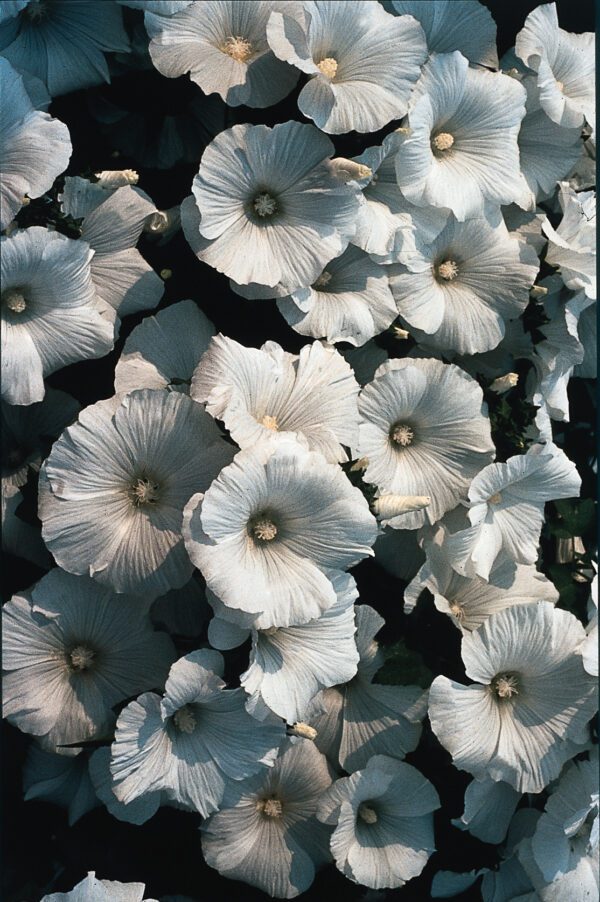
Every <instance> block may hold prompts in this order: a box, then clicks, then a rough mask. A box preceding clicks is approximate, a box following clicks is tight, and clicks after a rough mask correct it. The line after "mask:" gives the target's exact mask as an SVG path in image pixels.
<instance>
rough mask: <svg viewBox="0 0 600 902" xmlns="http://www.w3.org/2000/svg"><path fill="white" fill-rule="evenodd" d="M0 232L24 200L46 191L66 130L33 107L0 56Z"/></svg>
mask: <svg viewBox="0 0 600 902" xmlns="http://www.w3.org/2000/svg"><path fill="white" fill-rule="evenodd" d="M0 80H1V81H2V108H1V110H0V116H1V119H0V135H1V138H0V142H1V143H0V172H1V173H2V180H1V181H0V229H5V228H6V227H7V225H8V224H9V223H10V222H11V220H12V219H14V217H15V216H16V215H17V213H18V212H19V210H20V209H21V207H22V206H23V204H24V203H25V202H26V199H27V198H29V197H32V198H35V197H41V195H42V194H43V193H44V192H45V191H48V190H49V188H51V187H52V183H53V182H54V179H55V178H56V177H57V176H59V175H60V174H61V172H63V171H64V170H65V169H66V168H67V165H68V163H69V159H70V157H71V150H72V147H71V139H70V137H69V129H68V128H67V126H66V125H65V124H64V123H63V122H60V121H59V120H58V119H53V118H52V116H49V115H48V113H45V112H41V110H39V109H38V108H37V106H38V105H37V103H36V102H35V98H32V96H31V95H30V94H29V92H28V91H27V84H26V83H25V81H24V80H23V77H22V76H21V75H20V74H19V73H18V72H17V71H16V70H15V69H13V67H12V66H11V64H10V63H9V62H8V60H6V59H3V58H0Z"/></svg>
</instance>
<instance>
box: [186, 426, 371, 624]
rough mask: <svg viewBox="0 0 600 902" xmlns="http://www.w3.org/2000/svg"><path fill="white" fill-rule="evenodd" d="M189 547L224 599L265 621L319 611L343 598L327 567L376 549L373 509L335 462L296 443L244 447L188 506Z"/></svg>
mask: <svg viewBox="0 0 600 902" xmlns="http://www.w3.org/2000/svg"><path fill="white" fill-rule="evenodd" d="M183 533H184V536H185V542H186V548H187V550H188V553H189V555H190V557H191V559H192V561H193V562H194V563H195V564H196V566H197V567H199V569H200V570H201V571H202V574H203V575H204V577H205V579H206V582H207V585H208V587H209V588H210V589H211V590H212V591H213V592H214V593H215V594H216V595H217V596H218V597H219V598H220V600H221V601H222V602H223V604H225V605H226V606H227V607H231V608H235V609H240V610H242V611H246V612H247V613H250V614H254V615H257V614H262V618H261V627H270V626H290V625H298V624H300V623H306V622H307V621H308V620H314V619H315V618H317V617H319V616H320V615H321V614H322V613H323V611H325V610H326V609H327V608H329V607H330V606H331V605H332V604H333V603H334V602H335V598H336V594H335V590H334V588H333V585H332V583H331V579H330V576H329V574H330V572H331V571H336V570H344V569H345V568H346V567H351V566H352V565H353V564H355V563H357V562H358V561H359V560H362V558H364V557H367V556H368V555H371V554H372V551H371V545H372V544H373V542H374V541H375V538H376V535H377V524H376V520H375V518H374V517H373V516H372V514H371V513H370V511H369V507H368V504H367V502H366V501H365V499H364V497H363V495H362V494H361V492H360V491H359V490H358V489H357V488H354V487H353V486H352V485H351V484H350V482H349V480H348V479H347V478H346V476H345V475H344V473H343V471H342V470H341V469H340V468H339V467H338V466H337V464H330V463H328V462H327V461H326V460H325V459H324V458H323V457H322V456H321V455H320V454H318V453H316V452H311V451H306V450H305V449H304V448H302V447H301V446H300V445H299V444H298V443H297V442H292V441H286V442H284V441H282V442H280V443H277V444H276V445H275V446H271V445H270V444H269V443H266V444H265V443H258V444H257V445H256V446H255V447H254V448H252V449H249V450H246V451H240V452H239V454H237V455H236V457H235V459H234V461H233V463H232V464H231V465H230V466H228V467H225V469H224V470H223V471H222V472H221V473H220V475H219V476H218V478H217V479H215V481H214V482H213V484H212V485H211V486H210V488H209V489H208V491H207V492H206V494H205V495H200V494H198V495H194V497H193V498H192V499H191V500H190V502H189V504H188V505H187V507H186V510H185V514H184V523H183Z"/></svg>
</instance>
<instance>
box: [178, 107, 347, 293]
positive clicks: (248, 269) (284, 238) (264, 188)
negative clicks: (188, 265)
mask: <svg viewBox="0 0 600 902" xmlns="http://www.w3.org/2000/svg"><path fill="white" fill-rule="evenodd" d="M333 152H334V147H333V144H332V143H331V141H330V140H329V139H328V138H327V137H326V136H325V135H323V134H322V133H321V132H319V131H318V129H316V128H315V127H314V126H312V125H304V124H301V123H299V122H285V123H282V124H280V125H276V126H275V127H274V128H272V129H270V128H267V127H266V126H265V125H235V126H234V127H233V128H230V129H227V130H226V131H223V132H221V133H220V134H219V135H218V136H217V137H216V138H215V139H214V141H212V143H211V144H209V146H208V147H207V148H206V150H205V151H204V154H203V156H202V160H201V163H200V170H199V172H198V175H197V176H196V177H195V178H194V181H193V184H192V191H193V194H194V200H185V201H184V202H183V204H182V206H181V225H182V228H183V231H184V233H185V236H186V238H187V240H188V242H189V243H190V245H191V247H192V250H193V251H194V253H195V254H196V256H197V257H199V259H201V260H204V262H206V263H208V264H210V265H211V266H214V267H215V268H216V269H217V270H219V272H224V273H225V274H226V275H228V276H229V277H230V278H231V279H233V280H234V281H235V282H237V283H238V284H240V285H246V286H248V285H249V283H258V285H260V286H267V287H269V286H271V287H272V286H281V290H282V292H283V293H285V292H290V291H294V290H295V289H296V288H298V287H299V286H303V285H310V284H312V283H313V282H314V281H315V279H316V278H317V277H318V276H319V275H320V274H321V273H322V271H323V269H324V267H325V265H326V264H327V263H328V262H329V261H330V260H332V259H333V258H334V257H337V256H338V255H339V254H341V253H342V251H343V250H344V249H345V248H346V247H347V245H348V242H349V241H350V238H351V237H352V236H353V235H354V232H355V231H356V214H357V212H358V206H359V198H360V188H359V187H358V185H357V184H356V183H355V182H349V183H345V182H344V181H342V180H340V179H339V178H338V177H337V175H336V172H335V168H333V167H332V166H331V165H330V160H329V158H330V157H331V156H332V154H333ZM278 290H279V289H278ZM276 294H277V291H274V293H272V294H270V295H264V294H263V295H262V296H263V297H265V296H270V297H274V296H275V295H276Z"/></svg>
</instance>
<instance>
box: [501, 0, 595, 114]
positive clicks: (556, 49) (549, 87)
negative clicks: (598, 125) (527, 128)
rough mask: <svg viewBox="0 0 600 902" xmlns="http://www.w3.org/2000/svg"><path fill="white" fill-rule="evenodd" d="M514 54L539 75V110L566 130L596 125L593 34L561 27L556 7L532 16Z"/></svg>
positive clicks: (545, 7)
mask: <svg viewBox="0 0 600 902" xmlns="http://www.w3.org/2000/svg"><path fill="white" fill-rule="evenodd" d="M515 53H516V55H517V57H518V58H519V59H520V60H522V61H523V62H524V63H525V65H526V66H528V67H529V68H530V69H532V70H533V71H534V72H535V73H537V84H538V88H539V92H540V95H539V96H540V106H541V107H542V109H543V110H544V111H545V112H546V113H547V115H548V116H549V117H550V119H552V121H553V122H557V123H558V125H561V126H563V128H574V127H578V126H582V125H583V122H584V118H585V119H587V121H588V123H589V124H590V125H592V126H594V125H595V121H596V113H595V90H594V84H595V56H594V34H593V32H586V33H585V34H571V33H570V32H568V31H564V30H563V29H562V28H559V27H558V15H557V12H556V3H545V4H542V5H541V6H538V7H536V9H534V10H533V12H531V13H530V14H529V15H528V16H527V18H526V20H525V25H524V27H523V28H522V30H521V31H520V32H519V34H518V35H517V40H516V43H515Z"/></svg>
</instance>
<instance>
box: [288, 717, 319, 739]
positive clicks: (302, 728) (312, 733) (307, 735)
mask: <svg viewBox="0 0 600 902" xmlns="http://www.w3.org/2000/svg"><path fill="white" fill-rule="evenodd" d="M289 732H290V736H302V738H303V739H310V740H312V741H313V742H314V740H315V739H316V738H317V731H316V730H315V728H314V727H311V726H310V724H308V723H303V722H302V721H299V722H298V723H295V724H294V726H293V727H290V730H289Z"/></svg>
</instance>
